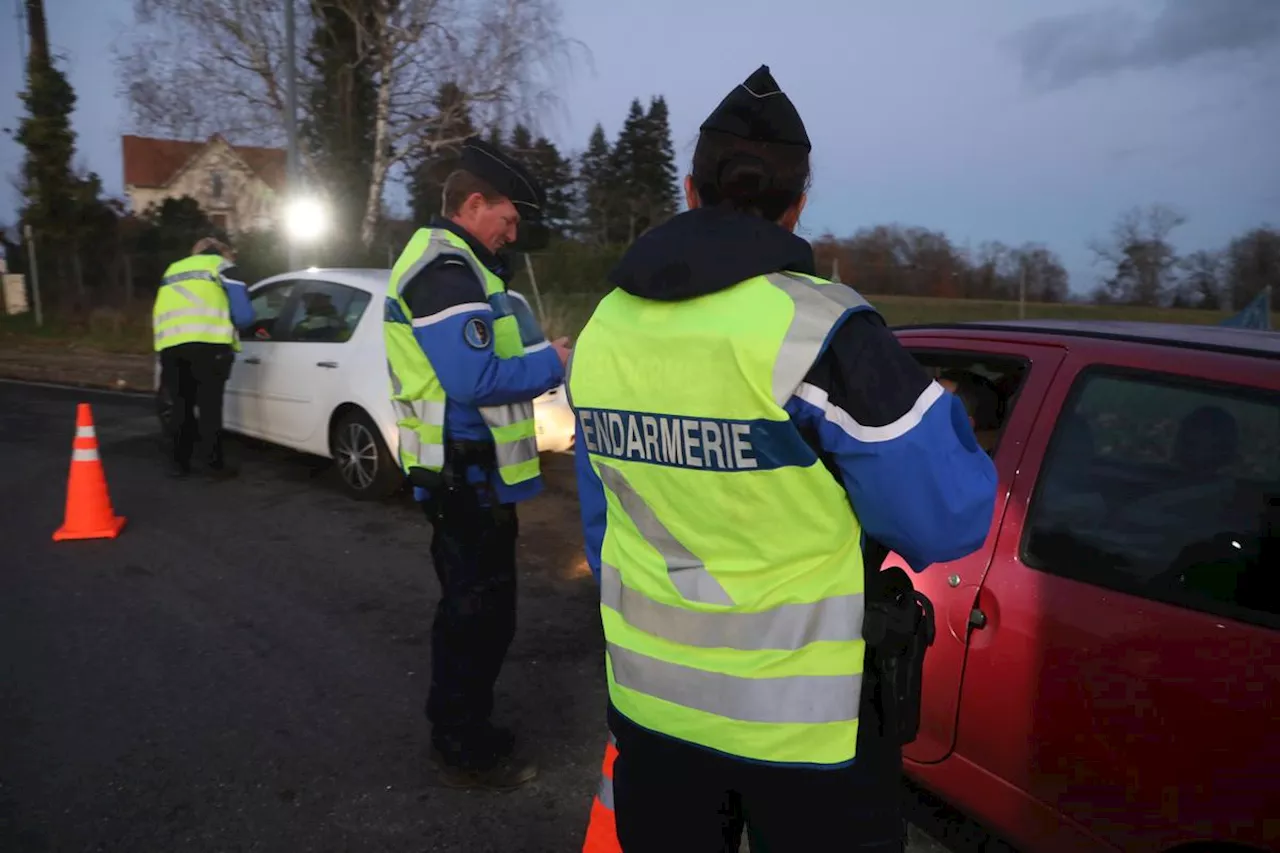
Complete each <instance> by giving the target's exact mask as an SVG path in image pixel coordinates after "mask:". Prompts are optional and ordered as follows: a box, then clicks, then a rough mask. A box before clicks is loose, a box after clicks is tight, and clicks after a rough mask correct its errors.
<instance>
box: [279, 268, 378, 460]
mask: <svg viewBox="0 0 1280 853" xmlns="http://www.w3.org/2000/svg"><path fill="white" fill-rule="evenodd" d="M370 300H371V295H370V294H369V293H368V292H367V291H365V290H362V289H359V288H355V287H350V286H347V285H343V284H337V283H335V282H331V281H320V280H304V281H300V282H299V283H298V293H297V296H296V298H295V300H294V302H293V304H292V306H291V308H290V311H289V313H288V314H287V315H286V317H285V319H284V320H283V326H282V329H281V339H280V340H279V341H278V342H276V344H275V347H274V351H273V352H272V354H271V359H270V361H269V363H264V367H265V368H266V369H265V370H264V373H263V380H262V382H263V397H264V398H265V399H266V401H267V405H266V407H265V410H266V412H267V417H268V423H267V425H266V427H267V431H268V432H269V433H270V434H271V435H272V436H274V437H275V438H274V440H276V441H278V442H279V443H281V444H287V445H289V446H291V447H297V448H299V449H303V450H312V451H315V452H324V451H325V450H327V435H326V434H325V430H326V428H327V426H328V422H329V415H330V413H331V412H332V411H333V408H334V403H333V401H334V400H336V399H339V398H342V399H346V395H344V388H345V387H346V384H347V383H348V382H350V381H351V376H352V371H353V369H354V368H356V367H357V360H356V344H355V343H354V342H353V341H352V336H353V335H354V334H355V332H356V329H357V327H358V325H359V323H360V320H361V318H362V317H363V316H364V314H365V313H366V312H365V309H366V308H367V307H368V305H369V302H370Z"/></svg>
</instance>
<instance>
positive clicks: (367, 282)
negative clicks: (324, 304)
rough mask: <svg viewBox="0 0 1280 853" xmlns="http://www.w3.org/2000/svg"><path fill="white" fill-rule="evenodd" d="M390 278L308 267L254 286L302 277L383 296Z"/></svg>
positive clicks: (375, 272)
mask: <svg viewBox="0 0 1280 853" xmlns="http://www.w3.org/2000/svg"><path fill="white" fill-rule="evenodd" d="M390 278H391V270H389V269H375V268H373V267H307V268H306V269H305V270H297V271H294V272H285V273H280V274H279V275H273V276H271V277H270V278H264V279H263V280H262V281H260V282H257V283H256V284H254V287H260V286H261V285H264V284H271V283H272V282H277V281H289V280H300V279H301V280H306V281H331V282H333V283H334V284H345V285H347V286H348V287H354V288H357V289H359V290H363V291H365V292H367V293H372V294H373V295H374V296H381V295H383V294H385V293H386V291H387V281H388V280H389V279H390ZM507 292H508V293H510V294H511V295H512V296H514V297H516V298H517V299H519V300H520V301H521V302H524V303H525V304H526V305H527V304H528V303H529V300H527V299H525V298H524V295H523V294H521V293H518V292H516V291H514V290H508V291H507Z"/></svg>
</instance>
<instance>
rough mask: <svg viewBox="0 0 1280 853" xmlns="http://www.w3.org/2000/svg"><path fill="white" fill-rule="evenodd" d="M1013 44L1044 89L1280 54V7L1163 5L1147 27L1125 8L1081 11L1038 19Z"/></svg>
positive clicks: (1262, 3)
mask: <svg viewBox="0 0 1280 853" xmlns="http://www.w3.org/2000/svg"><path fill="white" fill-rule="evenodd" d="M1008 46H1009V48H1010V49H1011V50H1012V51H1013V52H1014V54H1015V55H1016V56H1017V57H1018V59H1019V61H1020V62H1021V64H1022V71H1023V75H1024V76H1025V77H1026V79H1027V81H1028V82H1029V83H1031V84H1032V85H1033V86H1035V87H1037V88H1039V89H1043V90H1047V89H1060V88H1064V87H1066V86H1070V85H1072V84H1074V83H1078V82H1080V81H1081V80H1084V79H1086V78H1088V77H1095V76H1106V75H1109V74H1114V73H1115V72H1118V71H1125V70H1142V69H1151V68H1166V67H1173V66H1177V65H1182V64H1184V63H1187V62H1191V61H1192V60H1196V59H1199V58H1201V57H1208V56H1214V55H1227V54H1240V53H1264V52H1275V53H1276V54H1277V55H1278V56H1280V2H1278V0H1165V3H1164V7H1163V9H1161V10H1160V13H1159V14H1158V15H1157V16H1156V18H1155V19H1154V20H1145V21H1144V20H1142V19H1140V18H1138V17H1136V16H1135V15H1133V14H1131V13H1128V12H1124V11H1121V10H1119V9H1109V10H1100V11H1091V12H1077V13H1074V14H1070V15H1062V16H1058V17H1053V18H1042V19H1041V20H1038V21H1035V22H1033V23H1032V24H1030V25H1028V26H1027V27H1025V28H1024V29H1022V30H1019V31H1018V32H1016V33H1014V34H1013V36H1011V37H1010V39H1009V42H1008Z"/></svg>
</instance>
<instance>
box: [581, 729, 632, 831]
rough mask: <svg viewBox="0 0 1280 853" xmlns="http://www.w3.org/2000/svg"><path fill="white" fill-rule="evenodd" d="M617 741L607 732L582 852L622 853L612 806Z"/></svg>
mask: <svg viewBox="0 0 1280 853" xmlns="http://www.w3.org/2000/svg"><path fill="white" fill-rule="evenodd" d="M617 744H618V742H617V741H616V740H615V739H614V737H613V733H612V732H610V733H609V742H608V743H607V744H606V745H605V748H604V761H603V763H602V764H601V765H600V787H599V788H597V789H596V795H595V798H594V799H593V800H592V801H591V817H590V818H589V819H588V823H587V837H586V839H585V840H584V841H583V843H582V853H622V845H620V844H619V843H618V823H617V820H616V818H615V817H614V808H613V763H614V762H615V761H617V760H618V746H617Z"/></svg>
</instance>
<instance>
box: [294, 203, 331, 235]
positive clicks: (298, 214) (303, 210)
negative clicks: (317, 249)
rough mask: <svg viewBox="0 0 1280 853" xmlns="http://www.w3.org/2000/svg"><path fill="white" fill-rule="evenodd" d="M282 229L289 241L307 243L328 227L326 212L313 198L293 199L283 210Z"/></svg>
mask: <svg viewBox="0 0 1280 853" xmlns="http://www.w3.org/2000/svg"><path fill="white" fill-rule="evenodd" d="M284 227H285V231H286V232H287V233H288V235H289V239H291V240H296V241H297V242H299V243H309V242H311V241H313V240H316V239H317V238H319V237H320V236H321V235H323V234H324V232H325V230H326V229H327V228H328V227H329V216H328V211H326V210H325V207H324V205H323V204H321V203H320V202H319V201H318V200H316V199H314V198H299V199H294V200H293V201H291V202H289V204H288V206H287V207H286V208H285V211H284Z"/></svg>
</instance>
